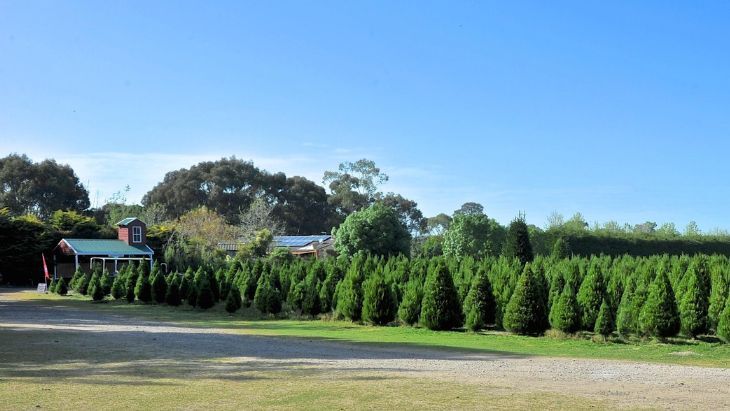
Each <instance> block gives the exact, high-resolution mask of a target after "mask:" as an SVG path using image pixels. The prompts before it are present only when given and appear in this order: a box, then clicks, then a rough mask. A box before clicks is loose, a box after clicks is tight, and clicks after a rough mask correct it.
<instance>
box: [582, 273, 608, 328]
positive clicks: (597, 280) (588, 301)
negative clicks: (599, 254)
mask: <svg viewBox="0 0 730 411" xmlns="http://www.w3.org/2000/svg"><path fill="white" fill-rule="evenodd" d="M604 294H605V289H604V285H603V276H602V275H601V271H600V268H599V267H598V265H597V264H591V267H590V269H589V270H588V275H586V277H585V278H584V279H583V283H581V285H580V290H579V291H578V295H577V298H578V306H579V307H580V313H581V319H580V321H581V327H582V328H583V329H584V330H586V331H593V327H594V326H595V324H596V318H598V310H600V308H601V302H603V296H604Z"/></svg>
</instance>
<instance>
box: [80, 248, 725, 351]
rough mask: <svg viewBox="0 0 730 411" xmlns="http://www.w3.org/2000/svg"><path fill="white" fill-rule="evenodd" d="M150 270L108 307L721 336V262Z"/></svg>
mask: <svg viewBox="0 0 730 411" xmlns="http://www.w3.org/2000/svg"><path fill="white" fill-rule="evenodd" d="M157 270H158V268H157V267H155V268H154V269H153V272H152V274H149V273H148V272H147V271H149V269H148V267H147V266H146V265H142V266H139V267H135V266H127V267H126V268H124V269H123V270H122V272H121V273H120V274H119V275H118V276H117V277H116V278H115V280H114V283H113V285H112V286H111V290H112V291H113V294H114V298H118V299H120V300H124V299H127V300H128V301H134V300H135V299H137V300H140V301H141V302H144V303H153V302H155V301H160V297H159V296H157V295H158V294H161V293H162V290H163V289H165V290H172V292H173V294H172V296H170V295H168V296H167V297H168V298H170V302H172V304H171V305H177V304H178V303H179V302H180V301H182V302H184V303H187V304H189V305H192V306H197V307H199V308H202V309H206V308H209V307H211V306H212V305H214V304H216V303H218V302H224V304H225V305H226V310H228V311H229V312H233V311H236V310H237V309H238V308H240V307H241V306H246V307H249V306H251V305H253V306H254V307H255V308H256V309H258V310H260V311H261V312H263V313H269V314H277V315H279V316H282V315H284V316H286V315H291V314H296V315H305V316H311V317H316V316H318V315H320V314H331V315H333V316H335V317H338V318H343V319H348V320H352V321H361V320H363V321H365V322H367V323H371V324H376V325H382V324H387V323H395V322H398V323H401V324H420V325H422V326H425V327H428V328H432V329H438V330H448V329H453V328H461V327H466V328H469V329H472V330H478V329H480V328H487V327H494V328H498V329H501V328H503V329H507V330H509V331H512V332H515V333H520V334H529V335H539V334H541V333H543V332H544V331H545V330H547V329H548V328H550V327H552V328H555V329H559V330H561V331H564V332H568V333H571V332H577V331H587V332H594V331H595V332H597V333H599V334H603V335H609V334H611V333H613V332H618V333H619V334H622V335H630V334H631V335H639V336H656V337H668V336H673V335H676V334H677V333H678V332H680V330H681V333H682V334H683V335H686V336H689V337H694V336H697V335H706V334H713V333H715V331H716V330H725V329H728V330H730V324H728V322H730V307H727V306H726V305H727V301H728V298H729V297H728V294H729V290H728V288H729V287H728V285H729V284H730V260H729V259H728V258H727V257H724V256H720V255H713V256H708V255H696V256H687V255H683V256H668V255H662V256H652V257H631V256H623V257H618V258H612V257H609V256H601V257H590V258H579V257H576V258H571V259H554V258H546V257H537V258H536V259H535V260H534V261H533V262H531V263H527V264H524V265H523V264H522V263H521V262H520V261H519V260H518V259H507V258H505V257H500V258H487V259H484V260H480V261H476V260H473V259H470V258H465V259H461V260H456V259H445V258H443V257H436V258H430V259H407V258H404V257H394V258H390V259H383V258H378V257H367V256H364V255H357V256H355V257H354V258H353V259H352V260H351V261H349V260H346V259H334V258H332V259H327V260H299V259H298V260H294V261H272V260H266V259H258V260H252V261H238V260H235V259H234V260H230V261H229V262H227V263H226V264H224V265H221V266H220V267H197V268H196V269H195V270H193V268H190V269H188V270H187V271H186V272H185V273H184V274H172V275H169V276H168V277H167V279H165V277H164V276H163V275H162V274H157ZM95 276H97V277H98V276H99V273H96V274H95ZM91 277H92V276H90V275H88V274H87V275H83V274H81V273H79V275H78V276H76V278H74V280H72V281H71V286H72V287H73V288H74V289H76V290H77V291H78V292H81V293H85V292H88V283H89V282H92V283H94V282H95V281H96V280H93V279H92V278H91ZM162 281H166V282H167V284H170V285H169V286H167V287H165V286H164V285H163V284H162V283H161V282H162ZM130 287H131V290H130ZM125 289H126V290H130V291H128V292H124V290H125ZM150 290H159V291H155V292H150ZM232 290H235V292H233V291H232ZM130 292H131V295H130ZM150 294H153V295H156V296H157V297H156V298H154V299H153V298H152V297H151V296H150ZM239 302H240V304H239ZM725 317H728V318H725ZM719 334H720V336H721V337H722V338H725V339H727V338H730V335H723V332H722V331H720V332H719Z"/></svg>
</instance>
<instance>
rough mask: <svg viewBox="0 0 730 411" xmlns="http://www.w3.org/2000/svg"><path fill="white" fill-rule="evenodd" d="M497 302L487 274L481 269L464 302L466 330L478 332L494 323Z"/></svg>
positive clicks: (473, 280)
mask: <svg viewBox="0 0 730 411" xmlns="http://www.w3.org/2000/svg"><path fill="white" fill-rule="evenodd" d="M495 305H496V303H495V300H494V294H493V293H492V283H491V282H489V277H487V272H486V271H485V270H484V269H483V268H480V269H479V270H478V271H477V274H476V275H475V276H474V278H473V279H472V282H471V288H470V289H469V293H467V295H466V299H465V300H464V316H465V325H466V328H468V329H470V330H472V331H477V330H479V329H482V328H484V327H486V326H487V325H488V324H493V323H494V312H495Z"/></svg>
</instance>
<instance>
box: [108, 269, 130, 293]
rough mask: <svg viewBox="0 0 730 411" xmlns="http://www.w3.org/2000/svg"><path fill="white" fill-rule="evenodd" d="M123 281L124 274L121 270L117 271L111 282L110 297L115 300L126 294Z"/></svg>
mask: <svg viewBox="0 0 730 411" xmlns="http://www.w3.org/2000/svg"><path fill="white" fill-rule="evenodd" d="M124 282H125V275H124V274H123V273H122V272H119V273H118V274H117V275H116V276H115V277H114V281H113V282H112V289H111V294H112V298H114V299H115V300H119V299H122V298H124V296H125V295H126V293H127V290H126V288H125V285H124Z"/></svg>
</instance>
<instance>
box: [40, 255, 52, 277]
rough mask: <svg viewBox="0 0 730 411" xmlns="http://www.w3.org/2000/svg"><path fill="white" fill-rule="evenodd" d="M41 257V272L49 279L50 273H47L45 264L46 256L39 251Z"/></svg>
mask: <svg viewBox="0 0 730 411" xmlns="http://www.w3.org/2000/svg"><path fill="white" fill-rule="evenodd" d="M41 258H42V259H43V272H44V273H45V275H46V280H50V279H51V275H50V274H48V266H47V265H46V256H45V255H43V253H41Z"/></svg>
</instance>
